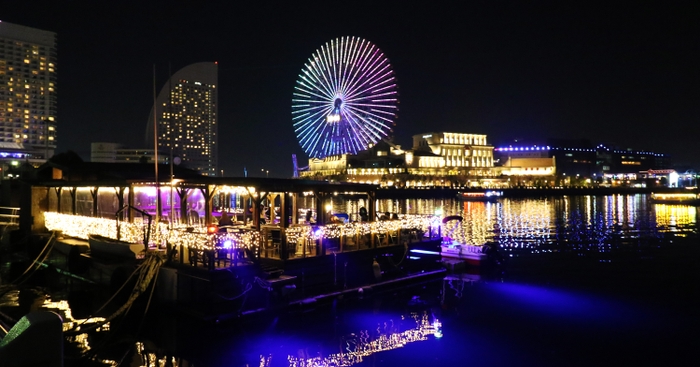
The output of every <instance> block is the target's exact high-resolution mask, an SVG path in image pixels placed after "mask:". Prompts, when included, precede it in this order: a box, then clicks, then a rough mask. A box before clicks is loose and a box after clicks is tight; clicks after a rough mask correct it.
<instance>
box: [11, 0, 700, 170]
mask: <svg viewBox="0 0 700 367" xmlns="http://www.w3.org/2000/svg"><path fill="white" fill-rule="evenodd" d="M581 3H584V4H581ZM108 4H111V5H108ZM144 4H146V5H144ZM377 4H380V5H377ZM699 15H700V3H698V2H665V1H659V2H643V1H642V2H638V1H635V2H600V3H597V2H570V1H553V2H527V3H525V2H523V3H510V2H499V1H466V2H455V3H454V4H453V3H452V2H441V1H423V2H410V1H401V2H396V3H389V2H384V1H374V2H367V3H365V2H362V1H326V2H321V3H308V2H303V1H286V2H280V3H279V4H277V3H275V2H269V1H255V2H253V1H249V2H242V1H189V2H187V3H185V2H177V1H170V2H162V3H158V4H156V3H154V2H145V1H144V2H129V1H124V2H102V1H50V2H48V1H18V0H10V1H3V6H2V7H0V20H2V21H6V22H10V23H15V24H21V25H25V26H30V27H35V28H39V29H44V30H48V31H53V32H56V33H57V34H58V55H59V62H58V76H59V83H58V93H59V94H58V95H59V101H58V106H59V107H58V108H59V115H58V123H59V130H58V134H59V143H58V144H59V145H58V152H64V151H67V150H73V151H75V152H76V153H78V154H79V155H80V156H82V157H83V159H85V160H89V158H90V143H91V142H118V143H122V144H125V145H126V146H128V147H142V146H143V145H144V144H145V142H144V140H145V138H144V134H145V132H146V122H147V119H148V113H149V111H150V108H151V106H152V103H153V68H154V65H155V68H156V84H157V86H156V89H157V90H158V91H160V89H161V87H162V86H163V85H164V84H165V83H166V81H167V77H168V69H169V68H170V70H171V71H172V72H173V73H174V72H175V71H177V70H178V69H180V68H182V67H184V66H187V65H188V64H191V63H195V62H201V61H218V63H219V122H220V126H219V143H220V147H219V154H220V159H219V162H220V163H219V164H220V168H222V169H224V173H225V175H226V176H231V175H233V176H241V175H243V168H244V167H247V169H248V172H249V175H251V176H255V175H257V176H260V175H261V170H262V169H265V170H269V175H270V177H289V176H291V174H292V160H291V155H292V154H293V153H296V154H297V156H298V157H299V165H300V166H304V165H306V162H307V157H306V155H305V154H304V153H303V151H302V150H301V148H300V146H299V143H298V142H297V139H296V135H295V133H294V131H293V128H292V120H291V98H292V91H293V88H294V84H295V82H296V79H297V75H298V74H299V72H300V71H301V69H302V67H303V65H304V63H305V62H306V61H307V59H308V58H309V57H310V56H311V54H312V53H313V52H314V51H315V50H316V49H318V48H319V47H320V46H321V45H323V44H325V43H326V42H328V41H330V40H332V39H335V38H337V37H341V36H357V37H362V38H365V39H367V40H369V41H370V42H372V43H374V44H375V45H377V46H378V47H379V48H380V49H381V50H382V51H383V52H384V53H385V55H386V56H387V57H388V58H389V59H390V61H391V64H392V66H393V68H394V71H395V73H396V76H397V79H398V86H399V92H400V111H399V117H398V119H397V123H396V126H395V128H394V141H395V143H397V144H400V145H402V146H403V147H406V148H410V146H411V144H412V141H411V136H412V135H414V134H420V133H424V132H429V131H451V132H464V133H477V134H487V135H488V141H489V143H491V144H493V145H495V146H501V145H503V144H507V143H510V142H512V141H514V139H518V140H519V141H529V142H532V143H540V144H541V143H543V142H544V141H546V139H547V138H560V139H589V140H591V142H593V143H605V144H607V145H610V146H617V147H620V148H632V149H635V150H651V151H655V152H658V153H666V154H670V155H671V156H672V157H673V159H674V161H675V162H676V163H678V164H684V165H690V166H692V167H694V168H695V169H696V170H698V169H700V141H699V140H700V25H699V24H700V22H698V16H699ZM263 175H264V173H263Z"/></svg>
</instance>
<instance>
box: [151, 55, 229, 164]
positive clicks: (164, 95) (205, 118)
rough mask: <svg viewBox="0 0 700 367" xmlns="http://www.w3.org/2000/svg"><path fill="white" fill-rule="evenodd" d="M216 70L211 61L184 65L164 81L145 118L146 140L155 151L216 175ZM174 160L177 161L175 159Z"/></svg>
mask: <svg viewBox="0 0 700 367" xmlns="http://www.w3.org/2000/svg"><path fill="white" fill-rule="evenodd" d="M217 83H218V71H217V64H216V63H214V62H199V63H195V64H191V65H189V66H186V67H184V68H182V69H180V70H179V71H177V72H176V73H175V74H173V75H172V76H171V77H170V79H169V80H168V81H167V82H166V83H165V85H164V86H163V88H162V89H161V91H160V93H159V94H158V96H157V98H156V105H155V110H156V114H155V116H156V121H157V124H156V129H155V130H154V128H153V122H154V119H153V109H151V113H150V116H149V121H148V126H149V127H148V131H147V136H150V138H149V140H150V139H153V136H154V133H155V134H157V135H156V136H157V139H154V141H152V142H147V144H148V145H149V146H153V145H154V144H156V145H157V148H156V149H157V151H158V152H159V154H160V152H170V153H169V154H172V156H173V157H177V158H179V160H180V161H181V162H182V163H181V164H182V165H183V166H185V167H187V168H190V169H193V170H196V171H199V172H200V173H201V174H202V175H205V176H216V175H217V166H218V132H217V131H218V125H217V120H218V93H217V87H216V85H217ZM159 160H160V158H159ZM174 161H178V160H177V159H174Z"/></svg>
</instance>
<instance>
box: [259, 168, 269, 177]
mask: <svg viewBox="0 0 700 367" xmlns="http://www.w3.org/2000/svg"><path fill="white" fill-rule="evenodd" d="M260 172H265V177H267V178H270V170H266V169H264V168H261V169H260Z"/></svg>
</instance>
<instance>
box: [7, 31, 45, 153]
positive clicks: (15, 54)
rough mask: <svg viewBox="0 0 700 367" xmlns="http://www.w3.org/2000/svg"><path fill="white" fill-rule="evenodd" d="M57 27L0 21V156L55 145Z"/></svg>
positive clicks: (43, 148)
mask: <svg viewBox="0 0 700 367" xmlns="http://www.w3.org/2000/svg"><path fill="white" fill-rule="evenodd" d="M57 60H58V59H57V50H56V33H54V32H49V31H43V30H39V29H35V28H30V27H25V26H22V25H17V24H11V23H7V22H2V21H0V157H1V156H3V154H1V153H9V154H11V155H12V154H15V155H16V154H23V155H25V158H27V159H33V160H38V161H45V160H46V159H48V158H50V157H51V156H52V155H53V153H54V151H55V150H56V138H57V134H56V126H57V123H58V116H57V75H58V61H57Z"/></svg>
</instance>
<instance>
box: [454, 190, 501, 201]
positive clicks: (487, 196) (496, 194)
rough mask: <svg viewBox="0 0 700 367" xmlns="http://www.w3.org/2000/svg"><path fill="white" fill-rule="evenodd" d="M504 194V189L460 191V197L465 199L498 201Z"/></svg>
mask: <svg viewBox="0 0 700 367" xmlns="http://www.w3.org/2000/svg"><path fill="white" fill-rule="evenodd" d="M502 196H503V191H492V190H487V191H467V192H460V193H459V195H458V197H459V198H460V199H461V200H464V201H496V200H498V198H500V197H502Z"/></svg>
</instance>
